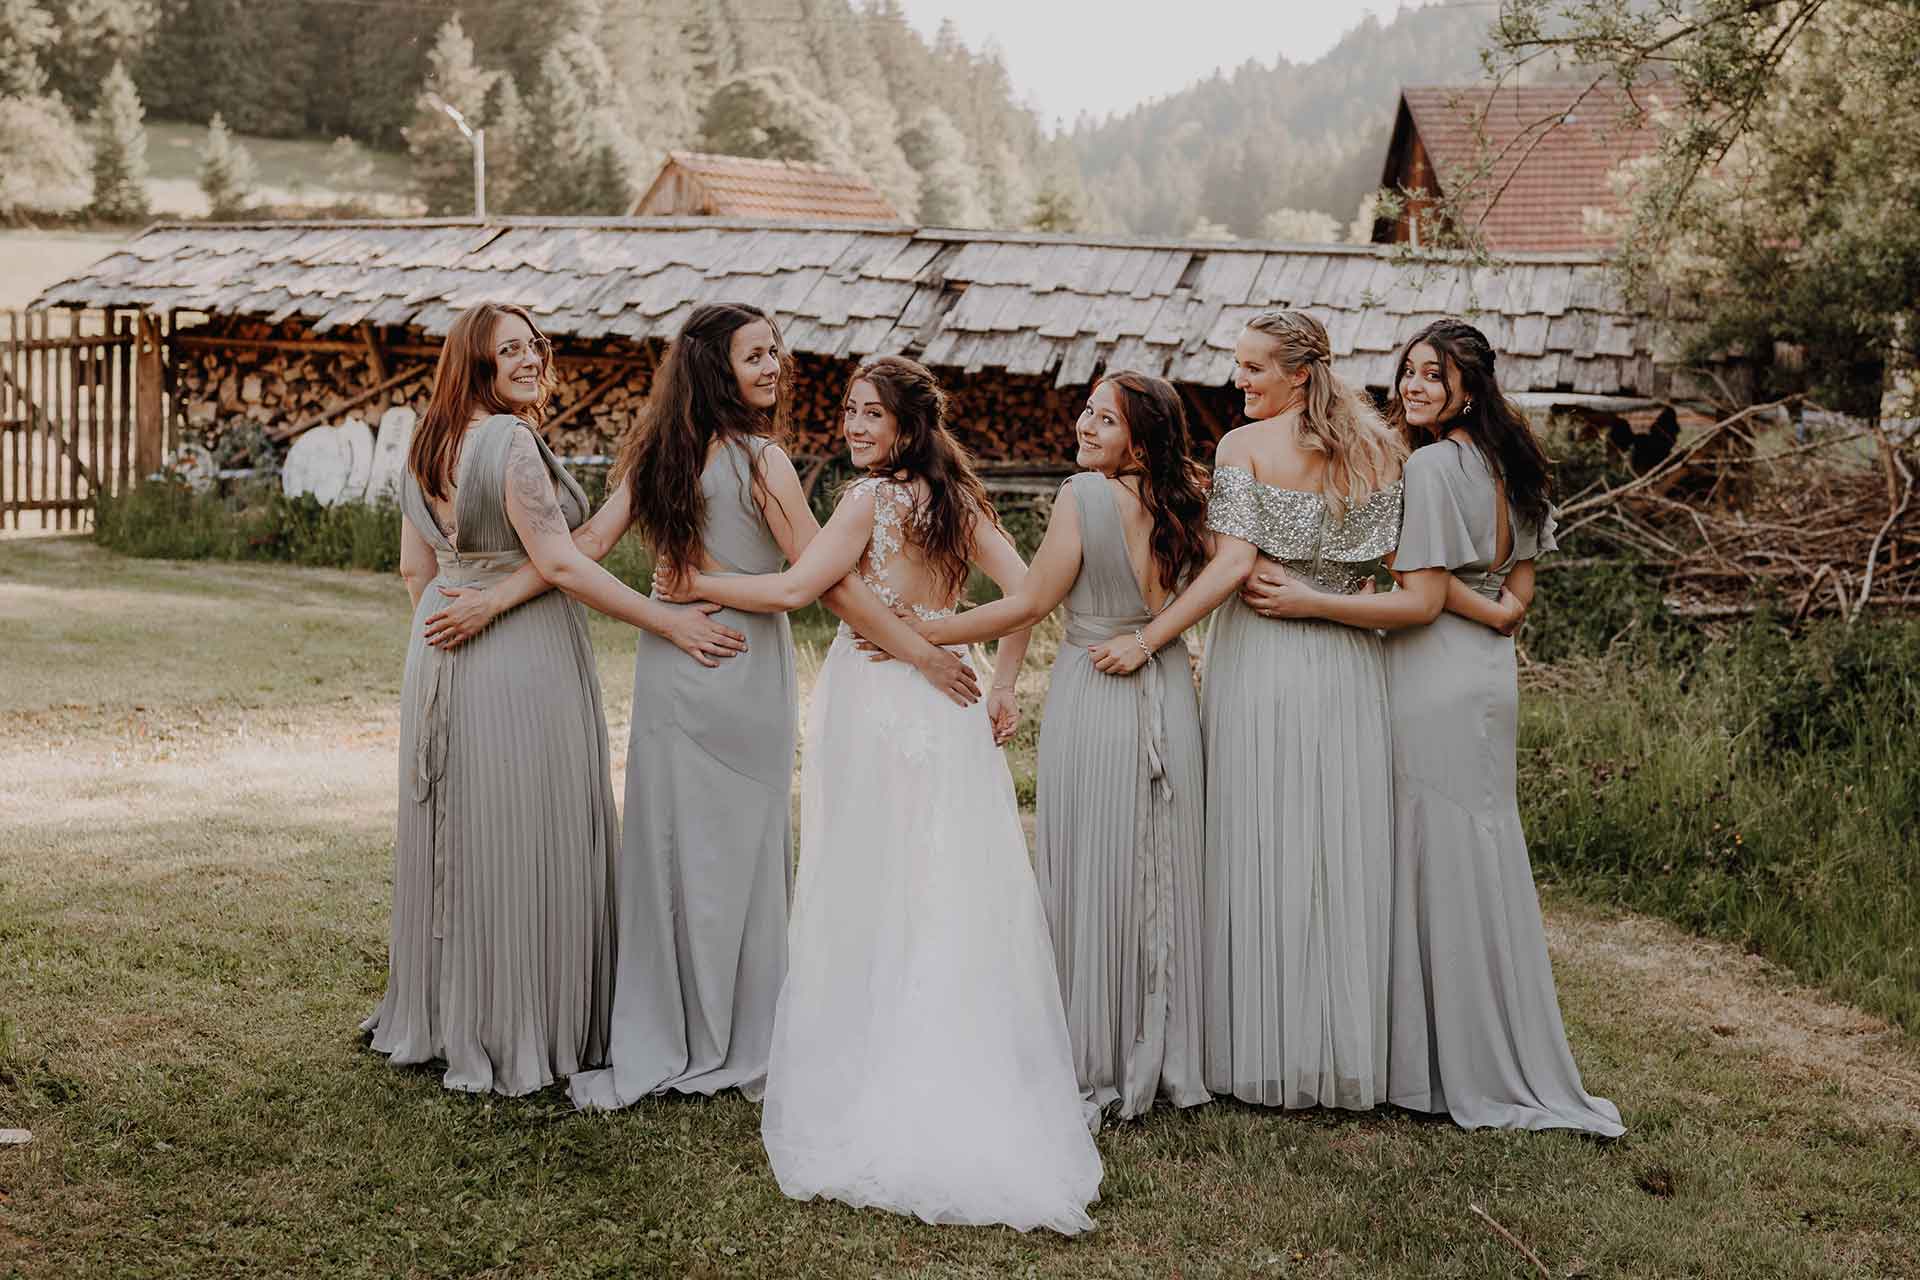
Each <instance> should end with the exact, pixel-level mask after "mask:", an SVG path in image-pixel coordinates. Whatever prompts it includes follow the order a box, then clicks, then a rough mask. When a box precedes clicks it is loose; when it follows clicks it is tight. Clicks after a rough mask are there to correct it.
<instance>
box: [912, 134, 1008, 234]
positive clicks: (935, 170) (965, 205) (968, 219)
mask: <svg viewBox="0 0 1920 1280" xmlns="http://www.w3.org/2000/svg"><path fill="white" fill-rule="evenodd" d="M900 149H901V150H902V151H904V152H906V156H907V160H908V162H909V163H910V164H912V165H913V167H914V168H915V169H916V170H918V171H919V174H920V209H919V218H920V221H921V223H923V224H924V225H926V226H932V227H984V226H986V225H987V222H988V214H987V207H986V201H985V200H983V199H982V198H981V195H980V175H979V173H978V172H976V171H975V170H974V168H973V166H972V165H971V164H969V163H968V161H967V141H966V139H965V138H963V137H961V136H960V131H959V130H958V129H956V128H955V127H954V124H953V121H952V120H951V119H950V118H948V116H947V113H946V112H944V111H942V110H940V108H938V107H928V108H927V109H926V110H924V111H922V112H921V113H920V114H919V116H918V117H917V118H916V119H915V120H914V122H913V125H912V126H911V127H910V128H909V129H908V130H907V131H906V132H905V133H904V134H902V135H901V136H900Z"/></svg>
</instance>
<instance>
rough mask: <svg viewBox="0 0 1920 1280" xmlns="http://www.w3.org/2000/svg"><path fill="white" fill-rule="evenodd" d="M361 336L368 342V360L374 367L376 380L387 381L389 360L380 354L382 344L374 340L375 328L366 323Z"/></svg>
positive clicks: (361, 328) (361, 327)
mask: <svg viewBox="0 0 1920 1280" xmlns="http://www.w3.org/2000/svg"><path fill="white" fill-rule="evenodd" d="M360 336H361V338H363V339H365V341H366V344H367V359H368V361H370V362H371V363H372V365H373V376H374V378H375V380H376V381H385V380H386V379H387V377H388V376H389V374H388V373H387V358H386V357H385V356H383V355H381V354H380V344H379V343H378V342H377V341H375V340H374V336H373V326H372V325H370V324H365V323H363V324H361V326H360Z"/></svg>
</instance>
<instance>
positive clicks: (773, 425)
mask: <svg viewBox="0 0 1920 1280" xmlns="http://www.w3.org/2000/svg"><path fill="white" fill-rule="evenodd" d="M756 320H764V321H766V322H767V327H768V328H770V329H772V330H773V349H774V351H775V352H777V353H778V354H779V357H780V389H779V399H778V400H776V401H775V402H774V409H773V412H772V413H768V412H767V411H765V410H763V409H756V408H754V407H753V406H752V405H750V404H748V403H747V402H746V400H745V399H743V398H742V397H741V395H740V383H739V380H738V379H737V378H735V377H734V373H733V351H732V348H733V335H734V334H735V333H736V332H737V331H739V330H740V329H743V328H745V327H746V326H747V325H750V324H752V323H753V322H754V321H756ZM792 381H793V371H792V365H791V364H790V363H789V362H788V359H787V348H786V344H785V343H784V342H783V341H782V339H781V337H780V326H779V325H777V324H775V323H774V321H773V317H772V316H770V315H768V314H767V313H766V312H764V311H762V310H761V309H760V308H758V307H756V306H752V305H749V304H747V303H744V302H708V303H702V304H701V305H700V306H697V307H695V308H694V309H693V312H692V314H690V315H688V317H687V321H686V323H685V324H683V325H681V326H680V333H679V336H678V337H676V338H674V340H673V344H672V345H671V346H669V347H668V348H667V354H666V358H665V359H663V360H662V361H661V362H660V368H659V371H658V372H657V373H656V374H655V375H654V381H653V389H652V391H651V392H650V393H649V394H648V396H647V403H646V407H645V408H643V409H642V410H641V411H640V421H639V423H638V424H637V425H636V426H635V428H634V430H633V431H632V433H631V434H629V435H628V437H627V440H626V443H625V445H624V446H622V448H621V451H620V460H619V462H618V463H617V464H616V465H615V467H614V483H615V484H619V483H621V482H622V480H623V479H628V480H630V481H631V500H632V503H633V522H634V523H635V524H637V525H639V526H640V532H641V533H642V534H643V535H645V537H646V539H647V541H648V542H649V543H651V544H652V546H653V550H654V554H655V555H656V556H657V557H659V559H661V560H663V561H665V562H666V563H668V564H673V565H689V566H690V565H692V564H694V563H695V555H696V553H697V552H698V550H699V547H700V538H701V535H702V534H703V533H704V532H705V531H706V525H707V499H706V495H705V494H704V493H702V492H701V490H700V473H701V472H703V471H705V470H706V466H707V449H708V446H710V445H711V444H712V443H713V441H714V439H715V438H716V437H717V438H719V439H721V440H729V441H741V442H743V443H744V442H745V440H746V439H747V438H748V437H750V436H761V437H768V438H773V439H778V438H779V437H780V436H781V434H782V433H783V430H784V427H785V419H786V411H787V403H788V400H789V398H790V397H789V396H788V394H787V393H788V392H789V390H791V388H792ZM749 485H750V487H751V490H752V492H751V495H750V496H751V498H752V500H753V501H755V502H756V503H759V504H761V505H762V506H764V504H765V502H766V499H767V497H768V493H767V487H766V478H765V475H764V474H763V472H762V471H761V466H760V461H759V459H757V458H756V459H755V460H754V463H753V467H752V470H751V476H750V480H749Z"/></svg>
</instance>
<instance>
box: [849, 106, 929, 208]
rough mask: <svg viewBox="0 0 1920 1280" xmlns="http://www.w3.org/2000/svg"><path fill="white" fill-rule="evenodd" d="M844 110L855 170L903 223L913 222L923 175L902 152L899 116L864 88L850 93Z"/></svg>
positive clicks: (918, 206) (918, 202)
mask: <svg viewBox="0 0 1920 1280" xmlns="http://www.w3.org/2000/svg"><path fill="white" fill-rule="evenodd" d="M841 106H842V107H843V108H844V109H845V111H846V113H847V125H848V129H849V141H850V144H851V146H852V150H853V164H854V166H855V168H856V169H857V170H858V171H859V172H861V173H864V174H866V175H867V181H869V182H871V183H873V185H874V188H875V189H876V190H878V191H879V192H880V194H881V195H883V196H885V197H886V198H887V203H888V204H890V205H892V206H893V207H894V209H895V211H897V212H898V213H899V215H900V216H901V217H902V218H903V219H911V218H912V217H913V216H914V215H915V213H916V212H917V211H918V209H919V208H920V175H919V173H917V172H916V171H915V170H914V167H913V166H912V165H911V164H908V163H907V153H906V152H904V151H902V150H901V149H900V116H899V114H898V113H897V112H895V111H894V109H893V105H892V104H891V103H889V102H888V101H887V100H886V99H885V98H882V97H880V96H879V95H878V94H875V93H873V92H870V91H868V90H866V89H864V88H855V89H851V90H849V91H848V93H847V96H846V97H845V98H843V99H842V100H841Z"/></svg>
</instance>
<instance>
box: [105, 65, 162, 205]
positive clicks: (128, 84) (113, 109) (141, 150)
mask: <svg viewBox="0 0 1920 1280" xmlns="http://www.w3.org/2000/svg"><path fill="white" fill-rule="evenodd" d="M146 114H147V113H146V111H145V110H143V109H142V108H141V106H140V93H139V90H137V89H135V88H134V86H133V77H132V76H130V75H128V74H127V69H126V67H125V66H124V65H123V64H121V63H118V62H116V63H114V64H113V70H112V71H111V72H109V73H108V74H107V79H106V82H105V84H103V85H102V86H101V90H100V101H99V104H98V105H96V106H95V107H94V109H93V119H92V121H91V124H92V133H93V212H94V214H95V215H96V216H98V217H101V218H106V219H109V220H111V221H114V222H135V221H138V220H139V219H142V218H144V217H146V216H147V214H148V212H149V211H150V210H151V208H152V206H151V204H150V203H149V201H148V199H147V134H146V130H145V129H143V128H141V126H140V122H141V120H142V119H144V118H145V116H146Z"/></svg>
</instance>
